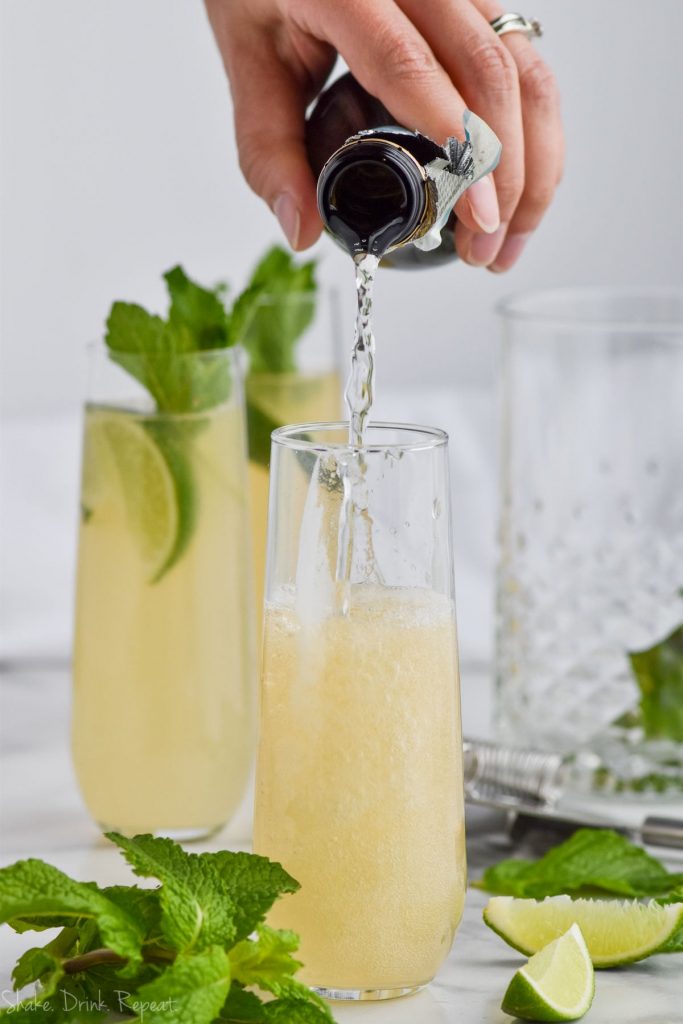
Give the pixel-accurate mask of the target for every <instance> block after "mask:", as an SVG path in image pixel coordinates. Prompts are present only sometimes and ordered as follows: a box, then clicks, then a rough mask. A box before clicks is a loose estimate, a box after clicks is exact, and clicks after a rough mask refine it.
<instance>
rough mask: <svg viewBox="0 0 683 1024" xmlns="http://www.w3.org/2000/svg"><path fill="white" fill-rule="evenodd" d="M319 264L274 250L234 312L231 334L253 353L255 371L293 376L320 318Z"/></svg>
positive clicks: (263, 263)
mask: <svg viewBox="0 0 683 1024" xmlns="http://www.w3.org/2000/svg"><path fill="white" fill-rule="evenodd" d="M315 269H316V264H315V260H310V261H308V262H307V263H301V264H297V263H296V262H295V260H294V259H293V258H292V256H291V255H290V254H289V253H288V252H287V251H286V250H285V249H282V248H281V247H280V246H277V245H276V246H273V248H272V249H269V251H268V252H267V253H266V255H265V256H264V257H263V259H262V260H261V261H260V263H258V265H257V266H256V268H255V269H254V271H253V273H252V275H251V279H250V281H249V284H248V285H247V287H246V288H245V290H244V291H243V292H242V294H241V295H240V296H239V297H238V298H237V300H236V302H235V305H234V307H233V311H232V324H231V334H232V338H233V341H234V342H235V343H236V344H240V345H242V347H243V348H244V349H246V351H247V352H248V354H249V370H250V372H251V373H254V374H258V373H292V372H294V371H295V370H296V355H295V352H296V346H297V343H298V342H299V340H300V338H301V336H302V334H303V333H304V331H305V330H306V328H307V327H308V326H309V325H310V324H311V322H312V320H313V317H314V315H315V299H316V280H315Z"/></svg>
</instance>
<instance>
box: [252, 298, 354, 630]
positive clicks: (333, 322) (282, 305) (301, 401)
mask: <svg viewBox="0 0 683 1024" xmlns="http://www.w3.org/2000/svg"><path fill="white" fill-rule="evenodd" d="M338 323H339V318H338V316H337V293H336V292H335V291H318V292H288V293H286V294H284V295H282V294H279V295H271V294H264V295H262V296H261V298H260V299H259V302H258V303H257V305H256V307H255V309H254V311H253V313H252V315H251V317H250V319H249V321H248V323H247V324H246V327H245V330H244V333H243V335H242V337H241V338H240V339H239V340H240V343H241V344H242V345H243V346H244V348H245V350H246V351H247V352H248V353H249V354H250V359H249V368H248V371H247V375H246V378H245V393H246V401H247V427H248V433H249V499H250V515H251V540H252V563H253V567H254V599H255V600H254V607H255V609H256V623H257V625H256V636H257V637H258V638H259V639H260V636H261V630H260V625H261V615H262V611H263V586H264V579H265V567H266V534H267V524H268V466H269V462H270V435H271V433H272V431H273V430H274V429H275V428H276V427H281V426H284V424H286V423H308V422H311V421H313V420H334V419H337V418H338V417H339V416H340V415H341V392H342V386H341V377H340V374H339V353H340V346H339V339H338V337H337V333H336V332H337V325H338ZM283 336H286V337H295V338H296V345H293V344H290V345H288V344H283Z"/></svg>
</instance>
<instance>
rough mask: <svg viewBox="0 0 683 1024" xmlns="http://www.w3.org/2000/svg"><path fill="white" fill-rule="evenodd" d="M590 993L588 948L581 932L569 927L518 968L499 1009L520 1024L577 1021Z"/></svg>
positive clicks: (592, 983)
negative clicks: (519, 1019) (523, 1022)
mask: <svg viewBox="0 0 683 1024" xmlns="http://www.w3.org/2000/svg"><path fill="white" fill-rule="evenodd" d="M594 993H595V977H594V974H593V964H592V963H591V958H590V954H589V952H588V947H587V946H586V943H585V941H584V938H583V935H582V934H581V929H580V928H579V926H578V925H577V924H573V925H572V926H571V928H570V929H569V931H567V932H565V934H564V935H561V936H560V937H559V938H558V939H554V940H553V942H551V943H550V944H549V945H547V946H545V947H544V948H543V949H542V950H541V951H540V952H538V953H536V954H535V955H534V956H532V957H531V959H530V960H529V961H528V963H527V964H526V965H525V966H524V967H520V969H519V970H518V971H517V972H516V973H515V975H514V977H513V979H512V981H511V982H510V984H509V985H508V989H507V992H506V993H505V995H504V997H503V1002H502V1003H501V1009H502V1010H504V1011H505V1013H509V1014H511V1016H513V1017H521V1018H522V1019H523V1020H541V1021H556V1020H578V1019H579V1017H583V1015H584V1013H586V1011H587V1010H588V1009H589V1008H590V1005H591V1003H592V1002H593V995H594Z"/></svg>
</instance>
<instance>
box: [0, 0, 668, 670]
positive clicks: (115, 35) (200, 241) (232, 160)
mask: <svg viewBox="0 0 683 1024" xmlns="http://www.w3.org/2000/svg"><path fill="white" fill-rule="evenodd" d="M0 3H1V7H0V10H1V53H0V63H1V67H2V111H1V130H2V140H1V141H2V181H1V192H0V217H1V227H2V254H1V259H2V264H1V275H0V287H1V295H0V300H1V316H2V320H1V332H2V333H1V345H2V374H1V387H2V391H1V400H2V411H3V414H4V416H5V418H6V423H5V430H4V444H3V481H2V483H3V526H2V540H3V548H4V554H3V567H4V569H3V577H4V584H3V586H4V601H5V603H6V609H5V610H6V612H7V613H8V614H7V616H6V625H7V628H8V632H7V635H6V636H5V638H4V640H3V641H2V643H0V657H1V656H3V654H4V656H5V657H12V656H15V655H16V654H17V652H20V653H23V654H26V653H27V652H28V653H32V654H40V653H46V652H47V653H55V652H58V651H66V649H67V646H68V622H69V612H68V609H70V606H71V585H72V572H73V547H74V544H73V538H74V522H75V511H74V510H75V507H76V505H75V502H76V489H77V461H78V455H77V449H78V441H77V428H76V427H75V424H76V423H77V410H78V408H79V405H80V402H81V400H82V396H83V365H84V361H83V346H84V343H85V342H86V341H87V340H89V339H91V338H95V337H98V336H99V335H100V334H101V331H102V323H103V319H104V317H105V315H106V312H107V309H108V307H109V305H110V303H111V301H112V299H114V298H125V299H129V300H137V301H141V302H143V303H146V304H151V305H152V306H155V305H157V306H161V304H162V301H163V299H162V289H161V286H160V272H161V271H162V270H164V269H166V268H167V267H169V266H171V265H172V264H174V263H175V262H178V261H181V262H182V263H183V264H184V265H185V266H186V268H187V269H188V271H189V272H190V273H191V274H192V275H194V276H196V277H197V278H198V279H199V280H206V281H213V280H216V279H218V278H227V279H228V280H229V281H230V282H232V283H233V285H234V287H235V288H239V287H241V285H242V284H243V283H244V281H245V279H246V277H247V274H248V270H249V268H250V267H251V265H252V264H253V262H254V260H255V259H256V258H257V257H258V255H259V254H260V253H261V252H262V251H263V249H264V248H265V247H266V245H267V244H269V243H271V242H272V241H275V240H277V239H278V237H279V236H278V228H277V224H276V223H275V221H274V220H273V218H272V216H271V214H270V213H269V212H268V210H267V209H266V208H265V206H264V205H263V204H262V203H261V201H260V200H258V199H257V198H256V197H254V196H252V195H251V193H250V192H249V190H248V188H247V186H246V185H245V184H244V182H243V181H242V179H241V177H240V174H239V170H238V167H237V160H236V153H235V147H234V142H233V137H232V126H231V114H230V104H229V97H228V92H227V87H226V82H225V79H224V74H223V70H222V67H221V64H220V61H219V59H218V56H217V53H216V51H215V48H214V43H213V39H212V37H211V35H210V32H209V28H208V25H207V22H206V18H205V15H204V11H203V7H202V4H201V3H200V0H116V2H113V0H60V2H55V0H0ZM529 13H531V14H536V15H538V16H539V17H540V18H541V20H542V21H543V23H544V25H545V28H546V35H545V37H544V39H543V40H542V41H541V42H540V43H539V44H538V45H539V46H540V48H541V49H542V52H543V54H544V56H545V57H546V59H547V60H548V62H549V63H550V64H551V65H552V66H553V68H554V70H555V72H556V74H557V77H558V79H559V82H560V87H561V91H562V95H563V108H564V116H565V122H566V132H567V164H566V173H565V179H564V182H563V184H562V186H561V188H560V191H559V194H558V197H557V200H556V202H555V204H554V207H553V209H552V211H551V212H550V214H549V215H548V217H547V218H546V221H545V222H544V224H543V226H542V228H541V229H540V230H539V231H538V233H537V236H536V237H535V238H534V239H533V240H532V242H531V244H530V246H529V249H528V251H527V253H526V254H525V256H524V258H523V261H522V263H521V265H520V266H519V267H518V268H517V269H515V270H513V271H512V272H510V273H509V274H507V275H503V276H495V275H492V274H489V273H487V272H485V271H482V270H475V269H472V268H469V267H466V266H462V265H460V266H453V267H449V268H446V269H441V270H436V271H430V272H426V273H422V274H418V275H409V276H405V275H401V274H399V273H389V272H387V273H385V274H383V275H381V280H380V282H379V286H378V297H377V336H378V346H379V395H380V407H381V408H384V409H390V410H391V412H392V413H393V414H396V415H399V414H401V413H403V414H404V415H403V418H405V419H417V418H421V419H430V420H433V421H437V420H439V421H440V422H441V423H442V425H445V426H447V427H449V428H450V430H451V433H452V434H453V440H454V445H453V448H454V469H455V482H456V531H457V533H456V537H457V541H458V558H459V565H460V570H459V575H460V581H461V586H460V619H461V634H462V635H463V644H464V646H465V648H466V649H467V648H468V645H469V648H470V650H471V652H472V653H473V654H475V655H477V656H479V655H482V654H486V648H487V644H488V640H487V639H486V638H487V637H488V636H489V634H490V590H491V564H492V557H493V530H494V512H495V495H494V479H495V477H494V469H493V463H494V449H495V445H494V429H493V410H494V389H493V380H494V377H495V363H496V339H497V332H498V327H497V323H496V320H495V316H494V314H493V312H492V308H493V306H494V304H495V302H496V300H497V299H498V298H499V297H500V296H502V295H503V294H506V293H508V292H510V291H516V290H519V289H522V288H527V287H530V286H533V287H538V286H550V285H557V284H574V283H626V284H628V283H660V284H666V283H679V282H680V280H681V269H682V264H683V259H682V257H683V203H682V202H681V180H682V164H683V134H682V132H681V102H682V100H683V85H682V84H681V46H682V45H683V42H682V41H683V2H681V0H656V2H653V3H650V4H643V3H642V2H635V0H572V2H571V3H569V2H565V3H557V2H555V3H551V2H550V0H535V2H534V4H533V10H529ZM318 251H319V254H320V256H321V257H322V275H323V278H324V279H325V280H326V281H328V282H334V283H336V284H338V285H339V287H341V288H342V290H343V292H344V296H346V295H348V302H346V301H345V302H343V303H342V310H344V309H345V310H346V317H347V321H348V322H347V324H346V325H343V326H344V329H345V330H348V332H349V339H350V337H351V324H352V315H353V300H352V297H351V292H350V289H351V280H350V277H351V274H350V268H349V266H348V261H347V260H346V259H345V258H344V257H343V256H342V255H341V254H340V253H338V252H336V251H335V250H334V248H333V246H332V245H331V243H329V241H323V243H321V245H320V246H319V247H318ZM432 396H434V397H432ZM382 403H384V405H382ZM422 410H424V413H423V411H422ZM477 574H479V582H474V580H475V577H476V576H477ZM463 593H464V595H465V598H464V600H463ZM478 602H479V603H478ZM475 607H476V608H478V609H480V611H477V612H476V614H475V613H474V612H472V610H471V609H472V608H475ZM31 617H32V621H30V622H29V618H31ZM38 627H39V629H40V630H41V631H42V632H41V633H40V636H39V637H38V638H37V635H36V628H38ZM41 637H42V639H41Z"/></svg>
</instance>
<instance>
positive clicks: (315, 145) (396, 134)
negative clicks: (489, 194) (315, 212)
mask: <svg viewBox="0 0 683 1024" xmlns="http://www.w3.org/2000/svg"><path fill="white" fill-rule="evenodd" d="M466 127H467V128H468V129H469V131H468V139H467V141H466V142H464V143H463V142H459V141H458V140H457V139H455V138H453V139H448V141H447V143H446V145H445V146H440V145H438V144H437V143H436V142H433V141H432V140H431V139H429V138H427V137H426V136H424V135H420V134H419V132H414V131H409V130H408V129H406V128H403V127H401V126H400V125H396V124H395V123H393V119H392V117H391V114H389V112H388V111H387V109H386V108H385V107H384V106H383V105H382V104H381V103H380V102H379V101H378V100H376V99H375V98H374V97H372V96H370V95H369V93H367V92H366V91H365V90H364V89H363V88H362V87H361V86H360V85H359V84H358V82H356V80H355V79H354V78H353V77H352V76H351V75H350V74H346V75H343V76H342V77H341V78H339V79H337V81H336V82H334V83H333V85H331V86H330V87H329V89H326V90H325V91H324V92H323V93H322V94H321V95H320V97H319V98H318V101H317V102H316V104H315V106H314V108H313V110H312V112H311V114H310V117H309V119H308V124H307V131H306V142H307V147H308V155H309V160H310V163H311V167H312V168H313V171H314V173H315V174H316V176H317V178H318V208H319V210H320V215H321V217H322V219H323V222H324V224H325V227H326V228H327V230H328V231H329V233H330V234H331V235H332V236H333V237H334V239H335V240H336V241H337V242H338V243H339V244H340V245H341V246H342V247H343V248H344V249H346V250H347V252H349V253H350V254H351V255H352V256H358V255H360V254H362V253H366V252H371V253H373V254H374V255H376V256H380V257H382V264H383V265H389V266H401V267H422V266H425V267H426V266H433V265H434V264H437V263H442V262H444V261H446V260H450V259H454V258H455V256H456V254H455V245H454V239H453V231H454V227H455V214H454V213H453V205H454V203H455V201H456V200H457V199H458V198H459V197H460V195H462V193H463V192H464V191H465V189H466V188H468V187H469V185H471V184H472V183H473V182H474V181H476V180H477V179H478V178H480V177H483V175H484V174H487V173H488V172H489V171H490V170H492V169H493V167H495V165H496V163H497V162H498V158H499V155H500V143H499V142H498V139H497V138H496V136H495V135H494V133H493V132H492V131H491V129H490V128H488V126H487V125H486V124H484V122H483V121H481V120H480V119H479V118H476V117H474V115H470V120H469V122H468V124H467V125H466Z"/></svg>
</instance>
